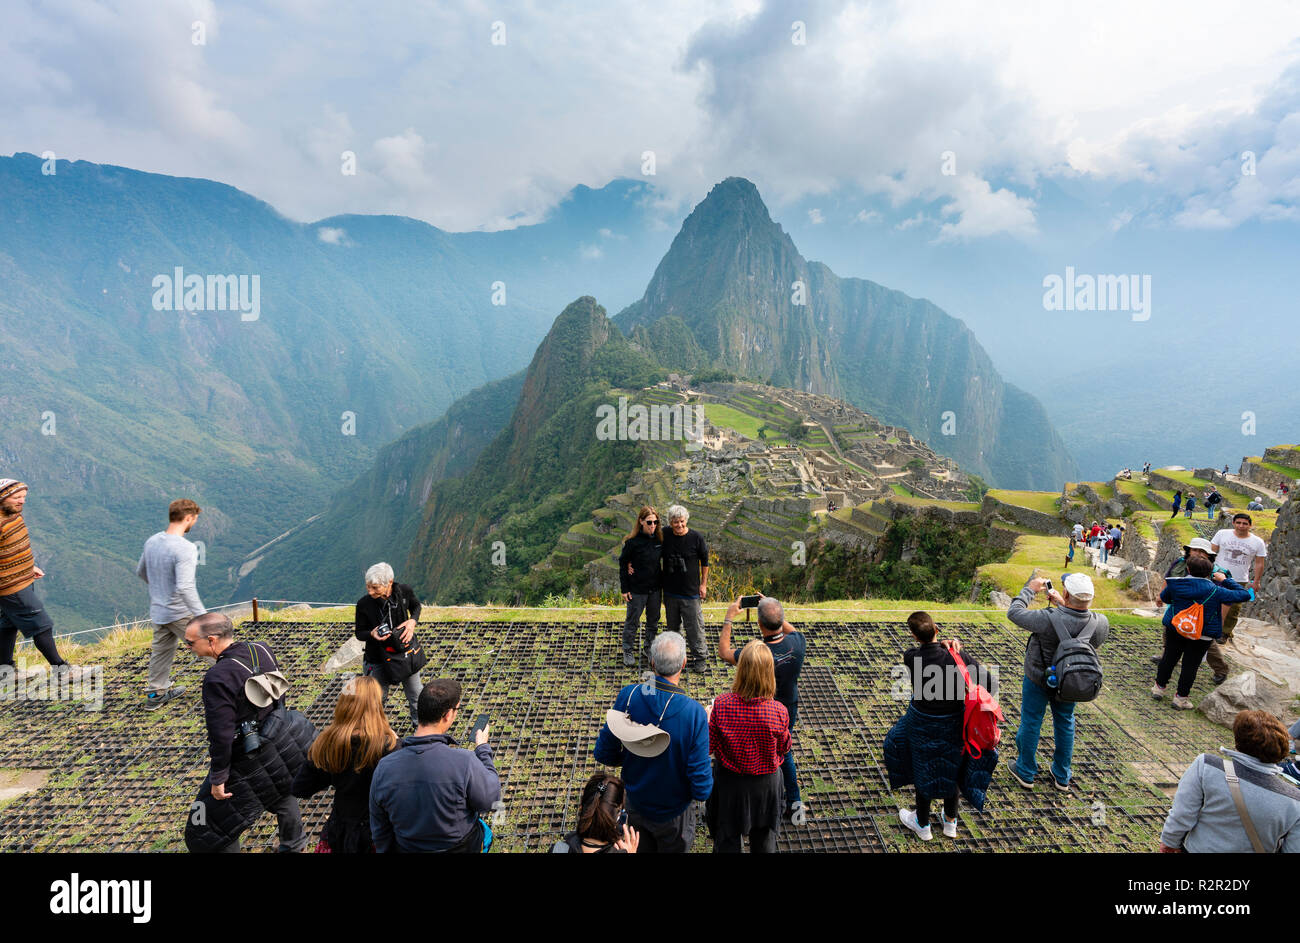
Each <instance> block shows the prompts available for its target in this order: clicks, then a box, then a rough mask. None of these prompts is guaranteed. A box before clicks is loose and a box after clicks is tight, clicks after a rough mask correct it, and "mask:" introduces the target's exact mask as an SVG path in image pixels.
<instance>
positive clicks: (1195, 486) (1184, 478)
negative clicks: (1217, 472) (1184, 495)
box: [1152, 468, 1294, 508]
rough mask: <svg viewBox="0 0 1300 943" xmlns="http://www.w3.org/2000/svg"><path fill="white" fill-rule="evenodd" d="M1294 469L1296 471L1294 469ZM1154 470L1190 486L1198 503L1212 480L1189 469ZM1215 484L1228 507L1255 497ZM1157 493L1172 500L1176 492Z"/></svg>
mask: <svg viewBox="0 0 1300 943" xmlns="http://www.w3.org/2000/svg"><path fill="white" fill-rule="evenodd" d="M1292 470H1293V471H1294V469H1292ZM1154 471H1155V472H1156V474H1158V475H1163V476H1164V477H1166V478H1170V479H1172V480H1174V481H1177V482H1180V483H1181V484H1183V485H1186V486H1187V487H1188V488H1191V489H1192V490H1194V491H1195V492H1196V495H1197V500H1196V503H1197V504H1198V505H1199V504H1200V503H1201V501H1200V499H1201V495H1203V494H1204V493H1205V489H1206V487H1208V486H1209V485H1210V484H1211V482H1208V481H1206V480H1205V479H1203V478H1197V477H1196V476H1195V475H1193V474H1192V473H1191V472H1189V471H1170V470H1169V469H1167V468H1157V469H1154ZM1214 484H1215V487H1217V488H1218V489H1219V494H1221V495H1223V500H1224V501H1225V502H1226V503H1227V505H1228V507H1234V508H1244V507H1245V506H1246V505H1247V504H1249V503H1250V502H1251V499H1252V498H1253V497H1254V495H1250V494H1246V493H1244V492H1241V491H1237V490H1236V489H1234V488H1233V487H1232V486H1231V485H1224V484H1220V483H1217V482H1215V483H1214ZM1152 490H1155V489H1152ZM1157 493H1158V494H1160V495H1161V496H1163V497H1165V498H1168V499H1169V500H1170V501H1172V500H1173V499H1174V493H1173V492H1172V491H1158V492H1157Z"/></svg>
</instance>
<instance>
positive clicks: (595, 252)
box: [578, 242, 605, 262]
mask: <svg viewBox="0 0 1300 943" xmlns="http://www.w3.org/2000/svg"><path fill="white" fill-rule="evenodd" d="M578 257H579V258H580V259H583V260H584V261H587V262H595V261H596V260H598V259H603V258H604V257H605V252H604V250H603V249H601V247H600V246H592V245H588V244H587V243H585V242H583V243H579V244H578Z"/></svg>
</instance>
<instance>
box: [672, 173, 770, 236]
mask: <svg viewBox="0 0 1300 943" xmlns="http://www.w3.org/2000/svg"><path fill="white" fill-rule="evenodd" d="M692 221H694V222H695V225H696V226H701V225H703V224H707V225H708V227H709V228H713V227H715V226H717V225H732V226H734V225H737V224H739V225H741V226H743V227H745V228H749V229H752V228H754V227H755V226H775V224H774V223H773V222H772V217H771V215H770V214H769V213H768V211H767V204H766V203H764V202H763V197H762V196H760V195H759V192H758V187H756V186H754V184H753V182H752V181H750V180H746V179H745V178H744V177H728V178H727V179H725V180H723V181H721V182H720V183H716V184H714V185H713V188H712V189H711V190H709V193H708V196H706V197H705V198H704V199H703V200H701V201H700V203H699V205H698V206H696V207H695V209H694V211H693V212H692V213H691V215H690V216H689V217H687V219H686V222H685V223H684V224H683V228H686V227H687V226H690V225H691V223H692ZM778 228H779V227H778Z"/></svg>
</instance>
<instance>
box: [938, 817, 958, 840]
mask: <svg viewBox="0 0 1300 943" xmlns="http://www.w3.org/2000/svg"><path fill="white" fill-rule="evenodd" d="M939 821H940V822H942V823H943V833H944V835H946V836H947V837H949V838H956V837H957V820H956V819H955V818H951V819H950V818H948V816H946V815H944V814H943V813H942V812H940V813H939Z"/></svg>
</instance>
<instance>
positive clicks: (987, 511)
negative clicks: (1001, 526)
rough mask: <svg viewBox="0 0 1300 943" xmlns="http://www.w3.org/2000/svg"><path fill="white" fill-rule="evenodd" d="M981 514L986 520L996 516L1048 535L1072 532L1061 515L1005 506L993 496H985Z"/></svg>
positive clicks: (1017, 506) (1012, 505)
mask: <svg viewBox="0 0 1300 943" xmlns="http://www.w3.org/2000/svg"><path fill="white" fill-rule="evenodd" d="M980 514H981V516H982V517H984V518H985V520H989V519H991V518H993V517H995V516H996V517H1000V518H1002V519H1003V520H1006V521H1010V522H1011V523H1013V524H1019V525H1020V526H1021V527H1027V528H1029V529H1030V530H1039V531H1044V532H1045V533H1048V534H1052V533H1059V534H1068V533H1069V532H1070V528H1069V527H1068V526H1067V525H1066V523H1065V521H1064V520H1063V519H1062V518H1061V517H1060V516H1059V515H1056V514H1044V513H1043V512H1042V511H1035V510H1033V509H1032V508H1026V507H1021V506H1020V505H1018V504H1004V503H1003V502H1001V501H999V500H998V499H997V498H995V497H993V496H992V495H991V494H986V495H985V496H984V503H983V504H982V505H981V506H980Z"/></svg>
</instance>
